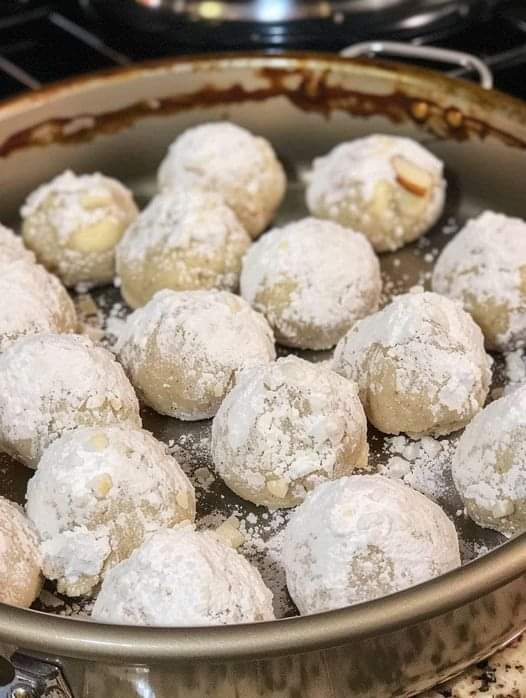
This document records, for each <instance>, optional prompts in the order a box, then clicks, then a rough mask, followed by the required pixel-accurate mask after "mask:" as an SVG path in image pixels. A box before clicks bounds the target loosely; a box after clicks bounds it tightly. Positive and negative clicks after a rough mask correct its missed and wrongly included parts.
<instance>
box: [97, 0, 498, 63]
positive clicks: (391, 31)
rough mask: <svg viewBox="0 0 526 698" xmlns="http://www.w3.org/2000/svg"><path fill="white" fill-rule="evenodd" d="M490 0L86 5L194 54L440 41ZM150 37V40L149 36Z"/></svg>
mask: <svg viewBox="0 0 526 698" xmlns="http://www.w3.org/2000/svg"><path fill="white" fill-rule="evenodd" d="M488 2H489V0H456V1H455V0H310V1H309V0H252V1H245V2H242V1H240V0H234V1H230V2H228V1H219V0H186V1H185V0H179V1H178V2H174V1H173V0H84V4H85V6H89V7H91V8H93V10H94V11H95V12H96V13H97V14H98V15H99V16H101V17H106V18H110V19H111V20H112V21H113V22H119V23H120V24H121V25H124V26H126V27H127V28H128V29H130V30H132V31H135V32H138V33H140V35H141V37H142V41H143V42H144V41H149V40H150V41H152V40H153V41H154V42H158V41H159V40H161V41H162V42H163V43H165V44H166V45H167V46H173V47H177V48H178V49H183V48H184V49H187V50H191V51H196V50H203V47H206V48H207V49H208V50H217V49H246V48H281V47H283V46H286V47H288V48H311V49H327V50H339V49H341V48H343V47H344V46H347V45H349V43H352V42H354V41H359V40H363V39H368V38H382V37H383V38H396V39H398V40H402V39H411V38H415V37H418V38H419V39H421V38H422V37H423V36H433V37H434V38H436V37H438V36H440V35H443V34H444V33H447V32H449V31H451V30H452V28H456V29H458V27H459V26H464V25H465V24H466V23H467V22H469V21H470V19H471V18H472V17H474V16H477V17H478V18H480V17H481V16H482V14H484V12H485V11H486V8H487V7H488ZM148 35H149V36H148Z"/></svg>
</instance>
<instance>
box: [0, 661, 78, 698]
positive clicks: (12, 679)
mask: <svg viewBox="0 0 526 698" xmlns="http://www.w3.org/2000/svg"><path fill="white" fill-rule="evenodd" d="M1 659H2V662H3V663H4V665H5V667H6V669H7V672H6V670H5V669H4V671H3V673H2V676H1V680H2V683H3V685H0V698H73V694H72V693H71V690H70V688H69V686H68V684H67V683H66V679H65V678H64V675H63V673H62V669H61V667H60V666H58V665H57V664H52V663H51V662H50V661H45V660H43V659H37V658H36V657H30V656H28V655H25V654H21V653H19V652H15V654H13V656H12V657H11V659H10V660H9V659H6V658H5V657H4V656H1ZM6 682H8V683H7V684H6Z"/></svg>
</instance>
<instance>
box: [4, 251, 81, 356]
mask: <svg viewBox="0 0 526 698" xmlns="http://www.w3.org/2000/svg"><path fill="white" fill-rule="evenodd" d="M0 254H1V252H0ZM0 298H1V299H2V300H1V303H0V352H2V351H4V350H5V349H7V347H8V346H9V345H11V344H12V343H13V342H14V341H16V340H17V339H19V338H20V337H23V336H25V335H32V334H46V333H49V332H57V333H61V332H75V330H76V328H77V315H76V312H75V306H74V305H73V301H72V300H71V298H70V297H69V296H68V294H67V291H66V289H65V288H64V286H62V284H61V283H60V281H59V280H58V279H57V277H56V276H53V275H52V274H50V273H49V272H47V271H46V270H45V269H44V267H41V266H40V264H33V263H31V262H26V261H13V262H10V263H6V264H3V263H2V262H1V261H0Z"/></svg>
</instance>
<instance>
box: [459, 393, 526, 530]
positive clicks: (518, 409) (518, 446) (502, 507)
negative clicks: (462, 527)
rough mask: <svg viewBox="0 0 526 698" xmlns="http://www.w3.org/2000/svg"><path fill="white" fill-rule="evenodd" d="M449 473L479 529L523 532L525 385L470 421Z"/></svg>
mask: <svg viewBox="0 0 526 698" xmlns="http://www.w3.org/2000/svg"><path fill="white" fill-rule="evenodd" d="M452 473H453V480H454V482H455V486H456V488H457V490H458V493H459V494H460V496H461V497H462V499H463V501H464V505H465V507H466V509H467V512H468V515H469V516H470V517H471V518H472V519H473V521H475V522H476V523H478V524H479V526H484V528H493V529H495V530H496V531H500V532H501V533H504V535H506V536H511V535H514V534H515V533H522V532H523V531H525V530H526V387H522V388H519V389H518V390H515V391H514V392H513V393H511V394H510V395H507V396H506V397H503V398H501V399H500V400H495V402H492V403H491V404H490V405H488V406H487V407H486V408H485V409H484V410H482V412H480V413H479V414H478V415H477V416H476V417H475V418H474V419H473V421H472V422H471V424H469V425H468V427H467V428H466V430H465V431H464V433H463V434H462V436H461V437H460V440H459V442H458V446H457V450H456V452H455V455H454V457H453V463H452Z"/></svg>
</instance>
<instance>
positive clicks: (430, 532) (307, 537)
mask: <svg viewBox="0 0 526 698" xmlns="http://www.w3.org/2000/svg"><path fill="white" fill-rule="evenodd" d="M283 564H284V566H285V571H286V575H287V587H288V589H289V592H290V594H291V596H292V598H293V600H294V602H295V604H296V606H297V607H298V609H299V611H300V613H302V614H309V613H321V612H323V611H329V610H331V609H335V608H342V607H344V606H348V605H351V604H355V603H361V602H363V601H370V600H371V599H375V598H378V597H380V596H385V595H386V594H392V593H393V592H395V591H400V590H402V589H406V588H407V587H410V586H413V585H415V584H419V583H421V582H424V581H426V580H428V579H431V578H432V577H436V576H438V575H440V574H444V573H445V572H448V571H449V570H451V569H453V568H454V567H457V566H459V565H460V554H459V547H458V539H457V534H456V532H455V527H454V526H453V524H452V523H451V521H450V520H449V519H448V518H447V516H446V514H445V513H444V512H443V511H442V509H441V508H440V507H439V506H438V505H437V504H435V503H434V502H432V501H431V500H430V499H427V498H426V497H424V495H422V494H420V493H419V492H416V491H415V490H413V489H411V488H410V487H408V486H407V485H404V484H402V483H400V482H397V481H396V480H391V479H390V478H386V477H382V476H381V475H354V476H352V477H345V478H342V479H340V480H336V481H334V482H326V483H323V484H322V485H320V486H319V487H317V488H316V489H315V490H314V492H312V493H311V494H310V495H309V496H308V497H307V499H306V500H305V502H304V503H303V504H301V505H300V506H299V507H298V509H297V510H296V511H295V512H294V514H293V515H292V517H291V520H290V522H289V524H288V526H287V530H286V533H285V544H284V548H283Z"/></svg>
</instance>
